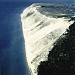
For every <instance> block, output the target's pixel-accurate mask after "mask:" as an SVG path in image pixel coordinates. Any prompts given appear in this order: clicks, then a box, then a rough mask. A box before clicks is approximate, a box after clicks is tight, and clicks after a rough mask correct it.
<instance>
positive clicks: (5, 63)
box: [0, 2, 31, 75]
mask: <svg viewBox="0 0 75 75" xmlns="http://www.w3.org/2000/svg"><path fill="white" fill-rule="evenodd" d="M30 4H31V3H28V4H27V3H11V2H10V3H0V75H29V70H28V67H27V62H26V56H25V45H24V37H23V32H22V24H21V16H20V15H21V13H22V12H23V10H24V9H25V8H26V7H27V6H29V5H30Z"/></svg>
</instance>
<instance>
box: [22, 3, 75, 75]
mask: <svg viewBox="0 0 75 75" xmlns="http://www.w3.org/2000/svg"><path fill="white" fill-rule="evenodd" d="M71 7H74V6H71V5H70V7H68V5H53V4H33V5H31V6H29V7H28V8H26V9H25V10H24V11H23V13H22V14H21V21H22V28H23V35H24V39H25V47H26V57H27V62H28V66H29V69H30V72H31V75H38V72H37V68H38V66H39V65H40V62H41V61H42V62H43V61H48V55H49V52H50V51H52V49H53V48H54V43H55V42H56V41H57V40H58V39H59V38H60V37H61V36H62V35H63V34H66V33H67V29H68V28H69V26H70V25H72V24H73V23H74V20H72V19H71V16H72V17H74V14H73V13H74V11H72V8H71ZM65 8H69V9H67V10H64V9H65ZM69 10H70V11H72V13H70V11H69ZM67 11H68V12H69V13H67ZM62 37H66V36H65V35H63V36H62ZM39 75H41V74H39ZM42 75H43V74H42Z"/></svg>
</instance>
